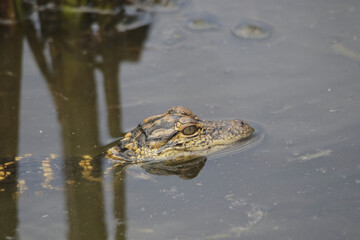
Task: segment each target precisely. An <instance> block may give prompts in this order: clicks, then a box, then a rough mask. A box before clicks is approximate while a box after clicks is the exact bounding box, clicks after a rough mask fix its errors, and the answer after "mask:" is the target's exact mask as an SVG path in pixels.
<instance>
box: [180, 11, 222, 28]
mask: <svg viewBox="0 0 360 240" xmlns="http://www.w3.org/2000/svg"><path fill="white" fill-rule="evenodd" d="M185 17H186V18H187V21H186V25H185V27H186V28H187V29H189V30H191V31H202V32H203V31H216V30H219V29H220V27H221V25H220V22H219V20H218V19H217V17H216V16H215V15H214V14H211V13H208V12H199V13H191V14H188V15H186V16H185Z"/></svg>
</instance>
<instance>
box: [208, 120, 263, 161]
mask: <svg viewBox="0 0 360 240" xmlns="http://www.w3.org/2000/svg"><path fill="white" fill-rule="evenodd" d="M247 122H248V123H249V124H250V126H252V127H253V128H254V129H255V132H254V133H253V134H252V135H251V136H249V137H247V138H246V139H243V140H240V141H237V142H235V143H232V144H229V146H227V147H226V148H224V149H221V150H220V151H218V152H215V153H212V154H210V155H209V157H211V158H222V157H224V156H228V155H233V154H236V153H239V152H242V151H245V150H247V149H249V148H252V147H254V146H255V145H257V144H259V143H260V142H262V141H263V139H264V138H265V131H264V128H263V127H262V126H261V125H260V124H258V123H255V122H249V121H247Z"/></svg>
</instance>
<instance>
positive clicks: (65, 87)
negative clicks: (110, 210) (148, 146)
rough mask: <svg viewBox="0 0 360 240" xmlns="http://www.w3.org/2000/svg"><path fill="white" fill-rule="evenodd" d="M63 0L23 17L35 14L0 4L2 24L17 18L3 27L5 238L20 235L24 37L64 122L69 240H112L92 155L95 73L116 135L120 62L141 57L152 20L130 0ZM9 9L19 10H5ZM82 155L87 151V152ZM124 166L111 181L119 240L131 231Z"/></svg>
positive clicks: (1, 228) (0, 232)
mask: <svg viewBox="0 0 360 240" xmlns="http://www.w3.org/2000/svg"><path fill="white" fill-rule="evenodd" d="M58 2H59V1H55V2H52V4H51V5H46V4H47V3H48V1H40V0H39V1H38V4H39V5H38V6H39V9H41V11H39V12H37V14H36V16H38V17H37V18H35V20H31V19H27V20H25V21H23V22H18V23H16V18H17V17H18V18H22V19H25V16H26V15H30V14H29V13H28V12H26V9H22V10H21V13H20V12H16V8H12V7H13V3H12V1H5V2H3V3H6V4H4V5H1V6H0V19H1V21H2V23H7V21H4V19H5V20H6V19H8V20H11V22H12V23H14V24H12V25H0V41H1V42H0V53H1V54H0V76H1V77H0V84H1V89H0V98H1V104H0V115H1V118H0V133H1V136H3V137H1V138H0V145H1V146H2V147H1V148H0V157H2V159H1V165H0V194H1V201H0V211H1V213H2V214H1V217H0V238H1V239H3V238H11V239H15V238H17V236H16V232H17V228H18V226H17V225H18V220H17V215H18V214H17V197H16V196H15V195H16V193H17V192H18V187H17V185H18V179H17V164H18V163H17V161H14V160H15V156H17V146H18V144H17V143H18V139H17V138H18V122H19V120H18V116H19V102H20V80H21V62H22V41H23V37H25V39H26V40H27V42H28V44H29V46H30V49H31V51H32V53H33V56H34V59H35V61H36V64H37V66H38V68H39V70H40V72H41V74H42V75H43V78H44V80H45V81H46V83H47V86H48V89H49V91H50V93H51V96H52V98H53V100H54V103H55V106H56V110H57V113H58V120H59V123H60V125H61V133H62V134H61V136H62V141H63V155H64V156H65V158H64V178H65V182H66V184H65V186H66V187H65V195H66V209H67V212H68V215H67V217H68V234H67V235H68V239H106V238H107V232H106V224H105V220H104V217H105V211H104V197H103V185H102V174H103V171H102V161H100V159H96V158H94V159H93V158H92V156H95V155H98V154H99V153H100V152H102V150H103V148H104V147H105V146H101V145H100V142H99V132H98V131H99V124H98V115H97V114H98V109H97V96H96V94H97V89H96V82H95V80H96V79H95V72H96V71H100V72H101V73H102V74H103V78H104V81H103V83H104V89H105V92H106V105H107V118H108V119H107V121H108V129H109V132H110V135H111V136H112V137H119V136H121V135H122V131H121V112H120V96H119V86H118V78H119V75H120V74H119V65H120V64H121V62H123V61H138V60H139V57H140V55H141V51H142V48H143V43H144V41H145V40H146V38H147V34H148V29H149V26H148V23H149V21H147V22H144V18H143V15H144V14H143V13H144V12H139V11H135V12H134V11H131V12H130V15H128V14H127V13H126V12H127V11H125V10H126V8H127V6H126V5H125V4H124V2H125V1H110V2H108V3H107V4H105V5H101V6H97V5H96V4H93V6H92V7H91V8H89V5H87V4H84V5H83V6H80V5H78V7H79V8H73V5H71V4H70V6H66V5H65V4H63V5H59V4H58ZM126 2H128V1H126ZM42 4H45V5H42ZM43 6H44V7H43ZM85 6H86V8H82V7H85ZM18 7H19V6H18ZM18 9H21V8H18ZM109 9H117V10H116V11H112V10H109ZM119 9H120V11H118V10H119ZM10 10H11V11H12V13H14V14H8V13H9V11H10ZM78 10H79V11H78ZM80 10H81V11H80ZM90 10H91V11H90ZM103 10H108V11H103ZM5 13H6V14H5ZM98 13H99V14H98ZM100 13H101V14H100ZM138 13H139V14H138ZM140 13H141V14H140ZM140 20H141V22H139V21H140ZM15 23H16V24H15ZM126 25H127V26H130V27H128V28H126V29H127V32H126V34H124V33H123V32H119V31H118V29H119V28H120V27H121V26H126ZM36 26H40V27H39V28H38V27H36ZM9 56H11V58H9ZM14 123H15V124H14ZM4 136H5V137H4ZM85 154H87V155H89V156H87V157H83V156H84V155H85ZM4 157H7V158H6V160H5V159H3V158H4ZM44 164H45V166H44ZM42 165H43V166H42V167H43V168H44V169H45V170H46V169H48V166H50V164H49V162H46V161H45V162H42ZM45 170H44V171H45ZM50 170H51V169H50ZM124 172H125V171H124V169H120V168H116V171H115V172H114V179H113V182H114V193H115V194H114V199H115V200H114V208H115V209H114V213H115V218H116V220H117V226H116V239H125V237H126V233H125V231H126V225H125V223H126V219H125V218H126V212H125V199H126V198H125V195H124V194H125V174H124ZM45 174H50V172H46V173H45V172H44V176H45ZM49 181H50V180H49ZM48 185H49V183H48Z"/></svg>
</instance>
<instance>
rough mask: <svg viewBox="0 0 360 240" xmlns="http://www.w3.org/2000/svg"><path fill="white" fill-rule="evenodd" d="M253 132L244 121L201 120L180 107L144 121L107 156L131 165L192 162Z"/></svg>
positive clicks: (110, 150)
mask: <svg viewBox="0 0 360 240" xmlns="http://www.w3.org/2000/svg"><path fill="white" fill-rule="evenodd" d="M253 132H254V129H253V128H252V127H251V126H250V125H249V124H248V123H246V122H245V121H243V120H230V121H224V120H217V121H207V120H201V119H199V118H198V117H197V116H196V115H195V114H194V113H193V112H191V111H190V110H189V109H187V108H186V107H182V106H177V107H173V108H171V109H169V110H168V111H167V112H166V113H164V114H160V115H155V116H151V117H148V118H146V119H145V120H143V121H142V122H141V123H140V124H139V125H138V126H137V127H136V128H135V129H133V130H132V131H130V132H129V133H127V134H125V136H124V138H122V139H121V140H120V141H119V142H118V143H117V144H116V145H115V146H113V147H111V148H110V149H109V150H108V151H107V154H106V157H107V158H109V159H115V160H121V161H124V162H130V163H144V162H152V161H161V160H177V161H184V160H190V159H195V158H198V157H203V156H205V155H207V154H209V153H212V152H214V151H217V150H219V149H223V148H224V147H226V146H227V145H229V144H230V143H233V142H236V141H239V140H242V139H245V138H248V137H249V136H250V135H251V134H252V133H253Z"/></svg>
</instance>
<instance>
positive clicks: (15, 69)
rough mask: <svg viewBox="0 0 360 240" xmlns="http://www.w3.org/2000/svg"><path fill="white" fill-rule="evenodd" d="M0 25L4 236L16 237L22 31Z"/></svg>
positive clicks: (0, 226) (0, 223)
mask: <svg viewBox="0 0 360 240" xmlns="http://www.w3.org/2000/svg"><path fill="white" fill-rule="evenodd" d="M21 30H22V29H21V26H18V25H0V136H1V137H0V199H1V201H0V212H1V217H0V239H5V237H8V238H11V239H16V238H17V234H16V230H17V224H18V219H17V213H18V211H17V196H16V192H17V168H18V163H17V162H16V161H14V160H15V156H16V155H17V153H18V134H19V125H18V122H19V103H20V85H21V64H20V63H21V59H22V31H21ZM9 56H11V57H9Z"/></svg>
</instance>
